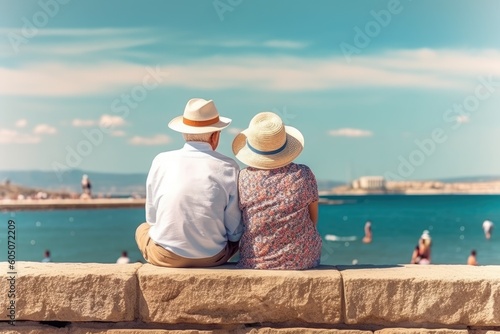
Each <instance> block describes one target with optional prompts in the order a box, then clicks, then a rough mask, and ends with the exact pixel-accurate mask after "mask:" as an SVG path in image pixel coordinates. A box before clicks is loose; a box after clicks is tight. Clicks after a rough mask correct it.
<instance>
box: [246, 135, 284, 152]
mask: <svg viewBox="0 0 500 334" xmlns="http://www.w3.org/2000/svg"><path fill="white" fill-rule="evenodd" d="M286 143H287V140H285V143H284V144H283V146H281V147H280V148H278V149H276V150H274V151H261V150H258V149H256V148H255V147H253V146H252V145H250V143H249V142H248V139H247V146H248V148H249V149H250V151H252V152H254V153H257V154H261V155H271V154H278V153H280V152H281V151H283V150H284V149H285V147H286Z"/></svg>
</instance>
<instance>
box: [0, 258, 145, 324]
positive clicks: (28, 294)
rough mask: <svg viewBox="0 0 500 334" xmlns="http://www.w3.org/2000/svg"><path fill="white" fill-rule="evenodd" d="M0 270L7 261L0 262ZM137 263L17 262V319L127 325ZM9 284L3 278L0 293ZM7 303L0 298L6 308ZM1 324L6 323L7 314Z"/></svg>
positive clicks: (132, 305) (0, 304)
mask: <svg viewBox="0 0 500 334" xmlns="http://www.w3.org/2000/svg"><path fill="white" fill-rule="evenodd" d="M0 266H2V267H3V268H5V267H7V263H6V262H4V263H0ZM140 266H141V264H140V263H137V264H126V265H119V264H95V263H87V264H82V263H37V262H17V263H16V272H17V275H16V279H15V285H16V319H17V320H32V321H68V322H72V321H131V320H134V319H135V312H136V306H137V303H136V300H137V290H136V289H137V275H136V272H137V269H138V268H139V267H140ZM6 284H9V282H8V281H7V280H6V279H2V280H1V283H0V291H2V292H3V291H7V288H8V287H7V285H6ZM8 302H9V301H8V300H7V299H6V298H2V299H1V300H0V308H1V309H2V310H5V309H6V308H7V303H8ZM0 320H4V321H5V320H8V318H7V315H6V312H1V313H0Z"/></svg>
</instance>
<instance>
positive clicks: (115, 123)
mask: <svg viewBox="0 0 500 334" xmlns="http://www.w3.org/2000/svg"><path fill="white" fill-rule="evenodd" d="M125 124H126V122H125V119H124V118H123V117H120V116H113V115H107V114H104V115H102V116H101V118H100V119H99V125H100V126H102V127H105V128H114V127H120V126H124V125H125Z"/></svg>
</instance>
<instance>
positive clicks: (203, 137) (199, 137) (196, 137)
mask: <svg viewBox="0 0 500 334" xmlns="http://www.w3.org/2000/svg"><path fill="white" fill-rule="evenodd" d="M212 133H213V132H209V133H183V134H182V136H183V137H184V140H185V141H202V142H205V143H208V142H209V141H210V136H211V135H212Z"/></svg>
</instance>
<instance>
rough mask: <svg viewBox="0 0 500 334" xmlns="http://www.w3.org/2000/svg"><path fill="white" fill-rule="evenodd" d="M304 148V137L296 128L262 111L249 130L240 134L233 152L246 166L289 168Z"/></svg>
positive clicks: (234, 143)
mask: <svg viewBox="0 0 500 334" xmlns="http://www.w3.org/2000/svg"><path fill="white" fill-rule="evenodd" d="M303 149H304V136H303V135H302V134H301V133H300V131H299V130H297V129H296V128H294V127H291V126H285V125H284V124H283V121H282V120H281V118H280V117H279V116H278V115H276V114H275V113H272V112H267V111H266V112H261V113H259V114H257V115H255V116H254V117H253V118H252V120H251V121H250V125H249V126H248V129H246V130H243V131H242V132H241V133H239V134H238V135H236V138H234V140H233V153H234V155H235V156H236V158H237V159H238V160H239V161H241V162H243V163H244V164H246V165H248V166H250V167H255V168H259V169H274V168H279V167H283V166H286V165H288V164H289V163H290V162H292V161H293V160H294V159H295V158H296V157H298V156H299V154H300V152H302V150H303Z"/></svg>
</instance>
